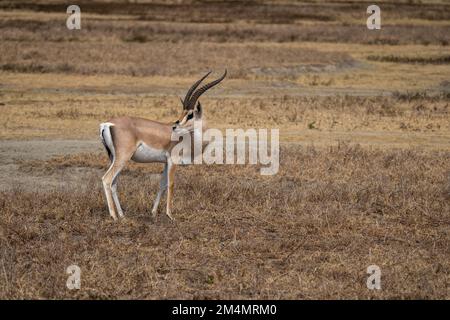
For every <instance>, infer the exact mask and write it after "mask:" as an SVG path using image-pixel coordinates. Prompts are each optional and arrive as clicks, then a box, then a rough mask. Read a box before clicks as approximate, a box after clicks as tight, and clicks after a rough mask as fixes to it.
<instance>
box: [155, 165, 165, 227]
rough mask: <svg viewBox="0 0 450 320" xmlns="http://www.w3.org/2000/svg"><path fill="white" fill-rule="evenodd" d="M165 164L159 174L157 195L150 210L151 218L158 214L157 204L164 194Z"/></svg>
mask: <svg viewBox="0 0 450 320" xmlns="http://www.w3.org/2000/svg"><path fill="white" fill-rule="evenodd" d="M167 167H168V166H167V163H166V164H165V165H164V170H163V172H162V173H161V180H160V182H159V190H158V194H157V195H156V199H155V202H154V203H153V208H152V216H153V218H155V217H156V213H157V212H158V206H159V202H160V201H161V197H162V196H163V195H164V192H166V189H167Z"/></svg>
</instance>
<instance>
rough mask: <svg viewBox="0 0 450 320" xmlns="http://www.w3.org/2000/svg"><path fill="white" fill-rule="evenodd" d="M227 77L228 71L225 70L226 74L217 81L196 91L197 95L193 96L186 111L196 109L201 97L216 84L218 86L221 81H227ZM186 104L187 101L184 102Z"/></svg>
mask: <svg viewBox="0 0 450 320" xmlns="http://www.w3.org/2000/svg"><path fill="white" fill-rule="evenodd" d="M226 75H227V69H225V72H224V74H223V75H222V76H221V77H220V78H219V79H217V80H214V81H212V82H210V83H207V84H205V85H204V86H203V87H201V88H200V89H198V90H197V91H195V93H194V94H193V95H192V96H191V98H190V99H189V102H188V103H187V106H186V109H194V107H195V103H196V102H197V100H198V98H200V96H201V95H202V94H203V93H205V92H206V90H208V89H210V88H212V87H214V86H215V85H216V84H218V83H219V82H220V81H222V80H223V79H225V77H226ZM184 102H185V103H186V100H185V101H184Z"/></svg>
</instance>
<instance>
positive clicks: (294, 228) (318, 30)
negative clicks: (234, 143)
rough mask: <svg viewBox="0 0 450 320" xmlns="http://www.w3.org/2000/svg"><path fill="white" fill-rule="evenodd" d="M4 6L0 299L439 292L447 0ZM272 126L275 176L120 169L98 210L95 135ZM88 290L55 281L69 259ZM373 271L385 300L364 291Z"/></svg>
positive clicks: (101, 162)
mask: <svg viewBox="0 0 450 320" xmlns="http://www.w3.org/2000/svg"><path fill="white" fill-rule="evenodd" d="M369 4H371V3H369V2H366V1H333V2H325V1H295V0H288V1H256V0H255V1H206V0H205V1H194V0H193V1H173V2H162V1H136V2H126V1H112V2H106V1H99V0H96V1H78V5H79V6H80V8H81V12H82V14H81V15H82V16H81V17H82V18H81V19H82V27H81V30H68V29H67V28H66V19H67V17H68V14H67V13H66V5H65V4H64V2H63V1H52V0H43V1H21V2H17V1H2V2H1V3H0V42H1V46H0V114H1V116H0V298H3V299H23V298H33V299H35V298H38V299H43V298H50V299H53V298H66V299H72V298H81V299H111V298H122V299H128V298H137V299H166V298H180V299H181V298H187V299H213V298H216V299H332V298H338V299H344V298H348V299H413V298H424V299H449V298H450V291H449V288H450V243H449V241H450V109H449V103H450V2H449V1H383V2H381V4H380V7H381V12H382V28H381V30H368V29H367V27H366V19H367V17H368V14H367V13H366V9H367V6H368V5H369ZM225 68H227V69H228V74H229V76H228V77H227V78H226V80H224V81H223V82H222V83H221V84H220V86H218V87H215V88H214V89H212V90H210V91H208V93H207V94H205V96H204V97H202V105H203V107H204V113H205V116H206V119H207V121H208V124H209V126H210V127H215V128H219V129H221V130H224V129H226V128H243V129H248V128H269V129H270V128H278V129H279V130H280V141H281V150H280V170H279V172H278V174H276V175H274V176H261V175H260V174H259V168H260V167H259V166H258V165H256V166H254V165H201V166H197V165H194V166H187V167H180V168H178V170H177V173H176V184H175V197H174V204H173V208H174V209H173V215H174V217H175V218H176V221H175V222H174V223H172V222H170V221H169V220H168V219H166V218H165V216H164V214H163V212H162V210H161V209H160V211H161V212H160V216H159V218H158V219H156V220H155V221H153V220H152V219H151V214H150V210H151V205H152V201H153V200H154V197H155V195H156V191H157V189H158V179H159V177H158V174H159V173H160V172H161V170H162V165H157V164H151V165H141V164H132V165H130V166H129V167H127V168H126V170H125V172H124V173H123V174H122V176H121V180H120V185H119V194H120V198H121V202H122V204H123V206H124V209H125V210H124V211H125V215H126V218H125V219H123V220H121V221H118V222H114V221H112V219H111V218H110V217H109V215H108V210H107V206H106V201H105V198H104V194H103V190H102V184H101V177H102V175H103V173H104V172H105V171H106V169H107V167H108V157H107V155H106V153H105V151H104V150H103V147H102V144H101V142H100V140H99V138H98V125H99V123H101V122H104V121H107V120H108V119H109V118H112V117H115V116H120V115H130V116H139V117H144V118H149V119H155V120H160V121H165V122H169V121H173V120H174V119H176V117H178V116H179V113H180V112H181V105H180V102H179V97H181V96H183V95H184V94H185V92H186V90H187V89H188V88H189V86H190V85H191V84H192V83H193V82H194V81H195V80H196V79H198V78H199V77H200V76H201V75H202V74H203V73H204V72H206V71H207V70H214V71H215V73H214V76H216V75H218V74H219V73H221V72H222V71H223V69H225ZM72 264H75V265H78V266H79V267H80V269H81V289H80V290H69V289H68V288H67V287H66V281H67V277H68V274H66V268H67V267H68V266H69V265H72ZM370 265H377V266H379V267H380V268H381V272H382V280H381V281H382V282H381V287H382V288H381V290H369V289H368V288H367V286H366V280H367V277H368V276H369V275H368V274H367V267H368V266H370Z"/></svg>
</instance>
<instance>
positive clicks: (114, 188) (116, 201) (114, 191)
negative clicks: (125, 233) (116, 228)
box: [111, 171, 123, 218]
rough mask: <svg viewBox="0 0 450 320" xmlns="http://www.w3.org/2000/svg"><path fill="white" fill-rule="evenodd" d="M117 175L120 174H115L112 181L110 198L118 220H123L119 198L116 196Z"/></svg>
mask: <svg viewBox="0 0 450 320" xmlns="http://www.w3.org/2000/svg"><path fill="white" fill-rule="evenodd" d="M119 173H120V171H119V172H117V173H116V177H115V178H114V179H113V182H112V186H111V191H112V197H113V200H114V204H115V205H116V209H117V213H118V214H119V218H123V211H122V207H121V206H120V202H119V196H118V195H117V180H118V178H119Z"/></svg>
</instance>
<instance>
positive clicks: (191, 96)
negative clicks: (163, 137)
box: [173, 70, 227, 132]
mask: <svg viewBox="0 0 450 320" xmlns="http://www.w3.org/2000/svg"><path fill="white" fill-rule="evenodd" d="M210 73H211V71H210V72H208V73H207V74H205V75H204V76H203V77H202V78H201V79H200V80H198V81H197V82H195V83H194V84H193V85H192V87H191V88H190V89H189V90H188V92H187V93H186V97H185V98H184V100H183V99H181V103H182V104H183V111H182V112H181V115H180V117H179V118H178V120H177V121H175V123H174V124H173V130H176V131H178V132H190V131H192V130H194V123H195V121H200V120H202V114H203V112H202V111H203V110H202V106H201V104H200V102H199V101H198V98H200V96H201V95H202V94H203V93H205V92H206V90H208V89H210V88H212V87H214V86H215V85H216V84H218V83H219V82H220V81H222V80H223V79H225V76H226V75H227V70H225V72H224V74H223V75H222V76H221V77H220V78H219V79H217V80H214V81H212V82H210V83H207V84H205V85H204V86H203V87H201V88H200V89H197V87H198V86H199V85H200V83H201V82H202V81H203V80H204V79H205V78H206V77H207V76H209V74H210ZM195 89H197V90H195ZM194 91H195V92H194Z"/></svg>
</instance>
